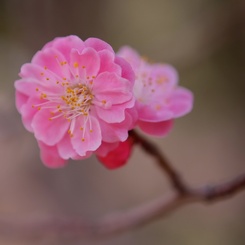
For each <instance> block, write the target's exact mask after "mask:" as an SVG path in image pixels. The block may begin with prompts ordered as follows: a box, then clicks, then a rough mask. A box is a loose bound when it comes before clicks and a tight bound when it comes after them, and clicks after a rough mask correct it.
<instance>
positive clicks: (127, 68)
mask: <svg viewBox="0 0 245 245" xmlns="http://www.w3.org/2000/svg"><path fill="white" fill-rule="evenodd" d="M115 63H116V64H118V65H119V66H120V67H121V68H122V77H123V78H125V79H127V80H129V81H131V82H132V83H133V84H134V81H135V74H134V71H133V69H132V66H131V65H130V64H129V63H128V62H127V61H126V60H125V59H123V58H121V57H118V56H117V57H116V58H115Z"/></svg>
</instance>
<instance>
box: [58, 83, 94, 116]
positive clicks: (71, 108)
mask: <svg viewBox="0 0 245 245" xmlns="http://www.w3.org/2000/svg"><path fill="white" fill-rule="evenodd" d="M93 98H94V96H93V94H92V92H91V90H90V88H89V87H88V86H87V85H85V84H77V85H75V86H73V87H67V88H66V91H65V95H62V96H61V99H62V100H63V101H64V105H63V106H60V105H58V106H59V109H61V110H63V109H65V111H64V112H65V113H64V114H65V117H66V118H67V119H69V118H70V117H72V118H73V117H74V116H75V117H76V116H79V115H84V116H87V115H88V112H89V109H90V106H91V104H92V101H93ZM61 107H63V109H62V108H61Z"/></svg>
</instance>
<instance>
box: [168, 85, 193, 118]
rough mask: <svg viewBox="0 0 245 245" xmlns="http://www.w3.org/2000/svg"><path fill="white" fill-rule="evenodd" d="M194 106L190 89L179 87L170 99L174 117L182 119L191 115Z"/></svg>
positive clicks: (169, 103)
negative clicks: (188, 114) (186, 115)
mask: <svg viewBox="0 0 245 245" xmlns="http://www.w3.org/2000/svg"><path fill="white" fill-rule="evenodd" d="M192 106H193V94H192V93H191V91H189V90H188V89H185V88H182V87H178V88H177V89H176V90H174V91H173V93H172V94H171V96H170V97H169V99H168V108H169V110H171V111H172V112H173V113H174V117H181V116H184V115H185V114H187V113H189V112H190V111H191V110H192Z"/></svg>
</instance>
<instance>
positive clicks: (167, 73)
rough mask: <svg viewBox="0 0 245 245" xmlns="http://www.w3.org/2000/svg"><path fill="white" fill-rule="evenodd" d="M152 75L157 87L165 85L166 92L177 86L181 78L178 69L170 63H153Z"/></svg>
mask: <svg viewBox="0 0 245 245" xmlns="http://www.w3.org/2000/svg"><path fill="white" fill-rule="evenodd" d="M151 76H152V78H153V82H154V84H155V85H156V88H157V87H162V86H163V88H164V90H165V92H167V91H169V90H170V89H172V88H173V87H174V86H176V85H177V83H178V79H179V77H178V73H177V71H176V69H175V68H174V67H172V66H171V65H168V64H158V63H157V64H153V65H151Z"/></svg>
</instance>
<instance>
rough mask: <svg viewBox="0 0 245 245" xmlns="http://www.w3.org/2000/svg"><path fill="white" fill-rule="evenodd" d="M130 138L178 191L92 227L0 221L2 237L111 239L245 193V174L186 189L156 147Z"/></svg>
mask: <svg viewBox="0 0 245 245" xmlns="http://www.w3.org/2000/svg"><path fill="white" fill-rule="evenodd" d="M131 137H134V139H135V142H136V143H139V144H140V145H141V146H142V148H143V149H144V150H145V151H146V152H147V153H148V154H150V155H152V156H153V157H155V158H156V160H157V161H158V163H159V165H160V166H161V167H162V168H163V170H164V171H165V172H166V173H167V175H168V177H169V179H170V181H171V183H172V185H173V186H174V188H175V189H174V190H175V191H174V192H173V193H170V194H169V195H165V196H163V197H161V198H159V199H156V200H154V201H150V202H149V203H146V204H143V205H141V206H138V207H135V208H133V209H131V210H129V211H125V212H118V213H114V214H109V215H107V216H105V217H104V218H101V219H100V220H98V221H95V222H92V223H91V222H85V221H84V220H83V219H81V218H74V219H73V218H66V219H65V218H64V219H47V220H39V221H37V220H35V221H34V222H25V223H24V222H19V223H16V221H14V222H10V221H5V220H0V235H1V236H7V237H14V238H20V237H21V238H28V239H30V238H40V237H45V236H49V235H52V237H54V236H56V237H59V238H60V237H62V236H66V237H67V236H71V237H72V238H74V237H75V236H77V237H83V238H86V237H91V238H96V237H101V236H109V235H114V234H117V233H120V232H125V231H128V230H132V229H134V228H137V227H139V226H142V225H144V224H146V223H149V222H150V221H152V220H156V219H159V218H162V217H164V216H166V215H168V214H170V213H171V212H173V211H174V210H176V209H177V208H180V207H182V206H184V205H185V204H188V203H196V202H199V203H210V202H213V201H218V200H221V199H223V198H228V197H230V196H231V195H234V194H235V193H237V192H239V191H241V190H245V174H243V175H241V176H239V177H236V178H234V179H232V180H230V181H228V182H225V183H222V184H217V185H213V186H211V185H210V186H206V187H200V188H196V189H191V188H187V186H186V185H185V184H184V183H183V182H182V180H181V179H180V177H179V175H178V174H177V173H176V171H175V170H174V169H173V168H172V167H171V166H170V164H169V163H168V162H167V161H166V160H165V158H163V156H162V155H161V153H160V151H159V150H158V149H157V147H156V146H154V145H153V144H152V143H150V142H148V141H147V140H146V139H145V138H143V137H142V136H140V135H138V134H136V133H135V132H131Z"/></svg>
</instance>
